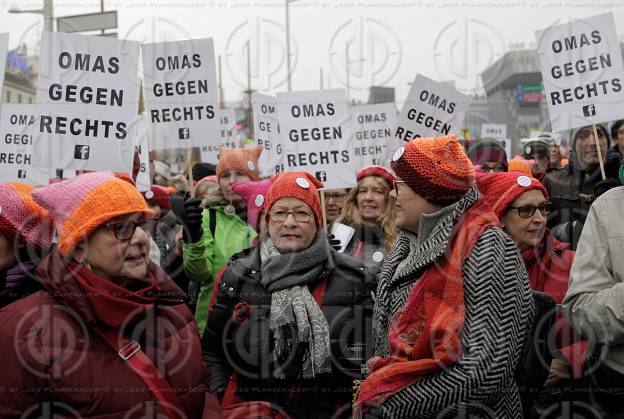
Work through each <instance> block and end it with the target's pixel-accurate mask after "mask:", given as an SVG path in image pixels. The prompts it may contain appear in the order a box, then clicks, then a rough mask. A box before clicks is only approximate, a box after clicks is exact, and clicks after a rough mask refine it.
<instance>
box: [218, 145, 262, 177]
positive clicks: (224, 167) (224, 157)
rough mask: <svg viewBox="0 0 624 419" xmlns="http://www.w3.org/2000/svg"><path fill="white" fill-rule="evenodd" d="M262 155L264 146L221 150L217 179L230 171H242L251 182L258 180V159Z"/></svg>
mask: <svg viewBox="0 0 624 419" xmlns="http://www.w3.org/2000/svg"><path fill="white" fill-rule="evenodd" d="M260 153H262V146H256V147H252V148H226V147H221V149H220V150H219V162H218V163H217V179H221V175H222V174H223V172H227V171H228V170H240V171H241V172H243V173H245V174H246V175H247V176H249V178H250V179H251V180H258V179H259V178H260V172H259V170H258V158H259V157H260Z"/></svg>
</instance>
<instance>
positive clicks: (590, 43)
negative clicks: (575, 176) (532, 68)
mask: <svg viewBox="0 0 624 419" xmlns="http://www.w3.org/2000/svg"><path fill="white" fill-rule="evenodd" d="M536 37H537V44H538V55H539V61H540V68H541V71H542V79H543V82H544V90H545V92H546V101H547V102H548V111H549V113H550V121H551V124H552V130H553V131H564V130H569V129H572V128H578V127H582V126H587V125H591V124H596V123H599V122H604V121H610V120H614V119H619V118H620V117H621V116H622V106H623V105H624V91H623V89H622V85H623V83H624V80H623V79H622V78H623V74H624V66H623V65H622V54H621V51H620V43H619V41H618V37H617V33H616V30H615V22H614V19H613V14H612V13H606V14H602V15H598V16H594V17H590V18H587V19H580V20H576V21H573V22H569V23H564V24H561V25H557V26H551V27H549V28H546V29H544V30H541V31H537V32H536Z"/></svg>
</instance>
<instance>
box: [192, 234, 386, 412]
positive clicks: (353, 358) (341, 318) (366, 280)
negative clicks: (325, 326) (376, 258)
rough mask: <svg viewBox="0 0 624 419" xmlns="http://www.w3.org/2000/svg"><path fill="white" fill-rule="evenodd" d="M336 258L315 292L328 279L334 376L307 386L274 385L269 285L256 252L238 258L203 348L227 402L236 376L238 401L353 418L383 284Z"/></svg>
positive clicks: (325, 306)
mask: <svg viewBox="0 0 624 419" xmlns="http://www.w3.org/2000/svg"><path fill="white" fill-rule="evenodd" d="M331 257H332V258H333V262H334V264H335V268H334V269H333V270H328V271H326V272H325V274H324V275H321V276H320V277H319V278H318V281H317V282H316V283H314V284H313V285H311V286H310V291H311V292H314V289H315V287H316V286H318V284H319V283H320V282H322V281H321V280H322V279H323V278H324V277H326V278H327V280H326V288H325V293H324V297H323V300H322V304H321V310H322V311H323V314H325V317H326V318H327V321H328V323H329V329H330V346H331V358H332V368H333V372H332V373H331V374H324V375H319V376H317V377H316V378H314V379H311V380H305V381H303V380H299V381H295V380H281V379H277V378H275V377H274V375H273V371H274V358H273V352H272V350H273V348H272V342H273V339H272V335H271V332H270V330H269V318H270V310H271V294H270V293H268V292H267V291H266V290H265V288H264V286H263V285H262V284H261V269H260V267H261V262H260V251H259V246H256V247H255V248H252V249H247V250H245V251H243V252H241V253H239V254H237V255H235V256H234V257H233V259H232V261H231V262H230V264H229V265H228V267H227V269H226V270H225V272H224V274H223V277H222V279H221V283H220V286H219V289H218V294H217V297H216V302H215V305H214V307H213V309H212V311H211V312H210V315H209V316H208V323H207V325H206V330H205V332H204V336H203V343H202V348H203V351H204V360H205V361H206V362H207V364H208V368H209V371H210V391H212V392H217V393H219V395H220V397H222V396H223V392H224V391H225V389H226V387H227V385H228V382H229V380H230V376H231V375H232V373H233V372H236V375H237V379H238V386H237V392H236V396H237V397H239V398H241V399H243V400H245V401H257V400H263V401H269V402H271V403H274V404H275V405H277V406H279V407H280V408H281V409H284V410H285V411H286V412H288V414H289V415H290V416H291V417H297V418H303V417H319V418H321V417H322V418H327V417H332V416H333V415H334V413H335V412H337V411H339V410H342V412H343V414H344V413H348V412H349V411H350V406H351V399H352V396H351V394H352V386H353V380H354V379H361V378H362V377H363V374H362V372H363V367H364V365H365V362H366V360H367V359H368V358H369V357H370V356H371V355H372V347H371V346H372V345H371V342H372V340H371V339H372V336H371V319H372V309H373V300H372V294H371V291H373V289H374V287H375V283H374V276H373V275H371V274H370V273H369V271H368V269H366V267H365V265H364V264H363V263H362V262H360V261H358V260H356V259H354V258H352V257H351V256H348V255H344V254H339V253H337V252H335V251H334V250H332V252H331ZM245 303H247V304H245ZM241 310H243V311H241ZM234 312H236V313H237V314H239V318H238V319H235V314H234ZM241 313H242V314H241ZM241 318H242V319H241ZM349 417H350V416H349Z"/></svg>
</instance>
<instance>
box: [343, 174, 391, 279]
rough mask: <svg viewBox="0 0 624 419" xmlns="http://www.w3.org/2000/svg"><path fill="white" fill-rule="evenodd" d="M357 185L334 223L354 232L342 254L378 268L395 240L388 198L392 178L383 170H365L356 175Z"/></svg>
mask: <svg viewBox="0 0 624 419" xmlns="http://www.w3.org/2000/svg"><path fill="white" fill-rule="evenodd" d="M355 177H356V180H357V185H356V186H355V188H353V189H351V191H350V192H349V194H348V195H347V199H346V203H345V206H344V208H343V210H342V215H341V216H340V217H339V218H338V220H336V222H337V223H340V224H345V225H348V226H350V227H352V228H353V229H354V232H353V235H352V236H351V239H350V240H349V241H348V243H345V250H344V253H346V254H348V255H352V256H355V257H357V258H360V259H362V260H363V261H364V262H366V263H368V264H370V266H377V267H378V268H379V269H380V268H381V264H382V262H383V260H384V258H385V255H386V254H387V253H388V252H389V251H390V250H392V247H394V242H395V240H396V236H397V230H396V226H395V225H394V219H395V217H396V208H395V206H394V201H392V200H391V199H390V197H389V195H390V191H391V190H392V187H393V186H392V183H393V182H394V181H395V180H396V176H394V173H392V171H391V170H389V169H387V168H385V167H383V166H367V167H364V168H362V169H361V170H359V171H358V172H357V173H356V175H355Z"/></svg>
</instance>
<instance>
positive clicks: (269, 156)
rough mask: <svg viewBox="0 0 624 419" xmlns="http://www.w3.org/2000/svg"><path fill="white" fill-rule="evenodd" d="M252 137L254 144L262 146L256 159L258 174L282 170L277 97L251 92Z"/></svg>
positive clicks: (270, 173)
mask: <svg viewBox="0 0 624 419" xmlns="http://www.w3.org/2000/svg"><path fill="white" fill-rule="evenodd" d="M251 105H252V108H253V124H254V139H255V143H254V144H252V146H253V147H255V146H256V145H259V146H262V154H260V159H259V160H258V167H259V169H260V176H262V177H265V176H271V175H274V174H275V173H277V172H279V171H283V170H284V169H283V163H284V161H283V154H282V153H283V145H282V142H281V137H280V129H279V124H278V122H277V99H276V98H275V97H273V96H267V95H263V94H261V93H256V92H254V93H252V96H251Z"/></svg>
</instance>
